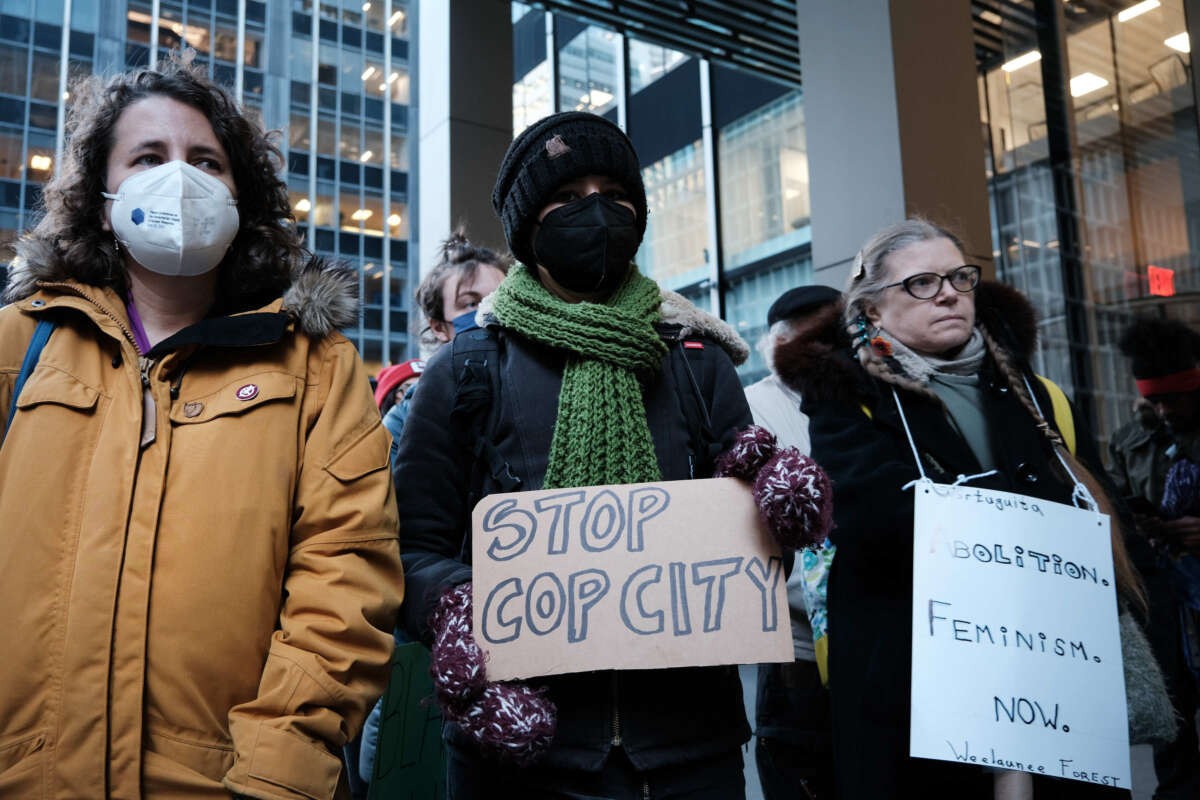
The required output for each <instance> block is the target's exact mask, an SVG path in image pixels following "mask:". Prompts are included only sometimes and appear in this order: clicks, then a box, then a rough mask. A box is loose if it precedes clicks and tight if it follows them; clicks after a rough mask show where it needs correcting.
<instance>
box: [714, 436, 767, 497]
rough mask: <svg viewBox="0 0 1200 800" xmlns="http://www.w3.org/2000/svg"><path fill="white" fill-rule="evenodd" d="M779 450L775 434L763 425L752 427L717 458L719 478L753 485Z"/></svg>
mask: <svg viewBox="0 0 1200 800" xmlns="http://www.w3.org/2000/svg"><path fill="white" fill-rule="evenodd" d="M778 450H779V442H778V441H777V440H776V439H775V434H773V433H771V432H770V431H769V430H767V429H766V428H764V427H763V426H761V425H750V426H749V427H747V428H746V429H745V430H744V431H742V432H741V433H739V434H738V435H737V439H736V440H735V441H734V443H733V447H730V448H729V449H728V450H726V451H725V452H724V453H722V454H721V455H720V456H719V457H718V458H717V465H716V470H715V471H714V472H713V475H714V476H715V477H717V478H740V479H741V480H744V481H747V482H750V483H753V482H754V477H755V476H756V475H758V471H759V470H761V469H762V468H763V465H764V464H766V463H767V461H769V460H770V459H771V457H772V456H774V455H775V453H776V452H777V451H778Z"/></svg>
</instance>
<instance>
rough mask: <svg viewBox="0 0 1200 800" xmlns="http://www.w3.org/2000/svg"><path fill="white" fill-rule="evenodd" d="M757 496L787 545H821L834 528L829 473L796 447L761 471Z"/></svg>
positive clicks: (760, 510)
mask: <svg viewBox="0 0 1200 800" xmlns="http://www.w3.org/2000/svg"><path fill="white" fill-rule="evenodd" d="M754 499H755V500H756V501H757V502H758V513H759V515H760V516H761V517H762V519H763V522H765V523H766V524H767V528H768V529H769V530H770V531H771V534H772V535H773V536H774V537H775V539H776V541H778V542H779V543H780V544H781V545H782V546H784V547H787V548H790V549H793V550H799V549H801V548H805V547H817V546H819V545H820V544H821V543H822V542H824V541H825V537H826V536H827V535H828V534H829V529H830V527H832V523H833V489H832V486H831V485H830V482H829V476H828V475H826V474H825V470H823V469H821V467H820V465H818V464H817V462H815V461H813V460H812V459H811V458H809V457H808V456H806V455H801V453H800V451H799V450H797V449H796V448H794V447H789V448H787V449H786V450H781V451H779V452H778V453H777V454H775V456H773V457H772V458H771V459H770V460H769V461H768V462H767V463H766V464H765V465H764V466H763V468H762V469H761V470H759V472H758V476H757V477H756V478H755V479H754Z"/></svg>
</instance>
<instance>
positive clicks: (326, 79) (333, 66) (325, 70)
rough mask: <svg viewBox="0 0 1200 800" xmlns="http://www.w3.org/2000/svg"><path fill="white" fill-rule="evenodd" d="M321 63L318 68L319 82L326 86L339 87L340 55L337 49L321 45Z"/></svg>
mask: <svg viewBox="0 0 1200 800" xmlns="http://www.w3.org/2000/svg"><path fill="white" fill-rule="evenodd" d="M320 54H321V62H320V64H319V65H318V66H317V82H318V83H323V84H325V85H326V86H337V71H338V68H337V63H338V53H337V50H336V49H335V48H332V47H330V46H328V45H324V44H323V45H321V49H320Z"/></svg>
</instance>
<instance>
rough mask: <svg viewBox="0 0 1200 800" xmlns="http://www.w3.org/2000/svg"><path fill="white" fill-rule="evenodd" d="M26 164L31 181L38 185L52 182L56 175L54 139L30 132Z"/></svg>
mask: <svg viewBox="0 0 1200 800" xmlns="http://www.w3.org/2000/svg"><path fill="white" fill-rule="evenodd" d="M25 163H26V164H27V165H28V166H29V172H28V173H26V174H27V175H28V177H29V180H31V181H37V182H38V183H45V182H46V181H48V180H50V177H51V176H52V175H53V174H54V137H53V136H47V135H46V134H44V133H33V132H30V134H29V148H28V151H27V154H26V156H25Z"/></svg>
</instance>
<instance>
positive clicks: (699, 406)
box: [671, 337, 721, 478]
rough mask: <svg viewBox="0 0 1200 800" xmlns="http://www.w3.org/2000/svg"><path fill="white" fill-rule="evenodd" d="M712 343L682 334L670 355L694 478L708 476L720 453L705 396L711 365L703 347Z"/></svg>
mask: <svg viewBox="0 0 1200 800" xmlns="http://www.w3.org/2000/svg"><path fill="white" fill-rule="evenodd" d="M714 346H715V345H713V344H712V343H711V342H704V341H701V340H699V339H694V338H688V337H681V338H680V339H678V340H676V342H675V349H676V350H678V353H677V354H676V355H674V357H673V358H672V359H671V362H672V364H673V365H674V369H675V383H676V386H678V389H679V402H680V405H681V406H682V408H683V415H684V418H685V419H686V420H687V426H688V439H689V441H688V448H689V453H688V457H689V460H690V471H691V477H693V478H707V477H710V476H711V474H712V469H713V465H714V463H715V462H716V460H717V456H719V455H720V454H721V442H720V441H719V440H718V439H717V437H716V435H715V434H714V433H713V429H712V418H711V416H710V414H709V409H708V402H707V401H706V400H705V397H706V396H707V395H706V394H705V391H706V390H707V391H708V393H709V394H711V393H712V387H711V385H710V384H711V382H712V375H711V372H712V367H711V365H710V364H709V359H708V357H707V356H706V354H705V352H704V351H705V348H707V347H714Z"/></svg>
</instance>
